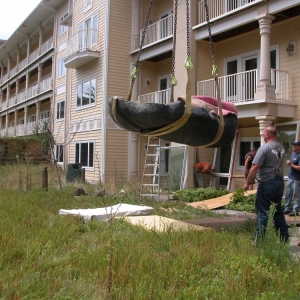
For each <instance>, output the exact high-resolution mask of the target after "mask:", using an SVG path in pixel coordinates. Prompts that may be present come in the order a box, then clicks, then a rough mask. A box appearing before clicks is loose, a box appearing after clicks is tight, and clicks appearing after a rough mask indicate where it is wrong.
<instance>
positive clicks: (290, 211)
mask: <svg viewBox="0 0 300 300" xmlns="http://www.w3.org/2000/svg"><path fill="white" fill-rule="evenodd" d="M292 145H293V152H292V157H291V159H290V160H287V161H286V164H287V165H289V166H290V169H289V172H288V182H287V185H286V188H285V210H284V212H283V213H284V214H285V215H289V216H295V215H296V216H298V215H299V212H300V141H296V142H294V143H292ZM293 198H294V207H292V199H293Z"/></svg>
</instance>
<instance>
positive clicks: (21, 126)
mask: <svg viewBox="0 0 300 300" xmlns="http://www.w3.org/2000/svg"><path fill="white" fill-rule="evenodd" d="M23 135H25V126H24V124H19V125H17V127H16V136H23Z"/></svg>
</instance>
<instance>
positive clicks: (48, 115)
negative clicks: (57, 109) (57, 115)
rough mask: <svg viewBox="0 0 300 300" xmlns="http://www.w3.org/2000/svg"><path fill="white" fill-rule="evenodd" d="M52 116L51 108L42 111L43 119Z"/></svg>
mask: <svg viewBox="0 0 300 300" xmlns="http://www.w3.org/2000/svg"><path fill="white" fill-rule="evenodd" d="M49 118H50V111H49V110H45V111H42V112H41V118H40V119H41V120H43V119H49Z"/></svg>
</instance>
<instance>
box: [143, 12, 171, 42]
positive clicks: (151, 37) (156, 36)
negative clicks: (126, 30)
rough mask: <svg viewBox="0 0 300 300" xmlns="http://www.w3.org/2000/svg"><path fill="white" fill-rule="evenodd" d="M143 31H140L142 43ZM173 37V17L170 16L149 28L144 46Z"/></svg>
mask: <svg viewBox="0 0 300 300" xmlns="http://www.w3.org/2000/svg"><path fill="white" fill-rule="evenodd" d="M142 36H143V29H142V30H141V31H140V41H141V40H142ZM172 36H173V15H170V16H168V17H166V18H164V19H162V20H160V21H158V22H156V23H153V24H151V25H149V26H148V28H147V30H146V35H145V40H144V45H143V46H147V45H150V44H153V43H157V42H161V41H164V40H166V39H169V38H171V37H172Z"/></svg>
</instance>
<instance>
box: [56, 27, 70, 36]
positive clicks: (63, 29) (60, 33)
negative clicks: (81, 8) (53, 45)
mask: <svg viewBox="0 0 300 300" xmlns="http://www.w3.org/2000/svg"><path fill="white" fill-rule="evenodd" d="M67 30H68V26H64V25H59V33H58V34H59V35H62V34H64V33H65V32H67Z"/></svg>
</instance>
